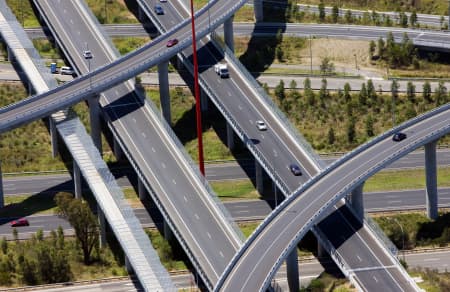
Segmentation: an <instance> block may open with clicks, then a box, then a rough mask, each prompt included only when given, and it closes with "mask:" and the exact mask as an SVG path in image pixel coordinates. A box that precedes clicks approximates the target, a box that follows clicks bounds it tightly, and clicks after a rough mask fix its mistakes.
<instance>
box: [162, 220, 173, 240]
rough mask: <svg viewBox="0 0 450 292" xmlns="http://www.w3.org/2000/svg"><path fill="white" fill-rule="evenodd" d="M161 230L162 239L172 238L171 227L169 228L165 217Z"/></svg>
mask: <svg viewBox="0 0 450 292" xmlns="http://www.w3.org/2000/svg"><path fill="white" fill-rule="evenodd" d="M163 232H164V239H165V240H167V241H169V242H170V241H172V240H173V238H174V235H173V232H172V229H170V226H169V224H168V223H167V221H166V219H164V227H163Z"/></svg>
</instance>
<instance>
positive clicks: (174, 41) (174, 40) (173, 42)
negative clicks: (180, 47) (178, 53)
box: [166, 39, 178, 48]
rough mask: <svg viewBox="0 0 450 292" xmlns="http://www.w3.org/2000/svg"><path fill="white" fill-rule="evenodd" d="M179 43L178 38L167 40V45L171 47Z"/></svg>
mask: <svg viewBox="0 0 450 292" xmlns="http://www.w3.org/2000/svg"><path fill="white" fill-rule="evenodd" d="M176 44H178V39H171V40H168V41H167V44H166V47H168V48H170V47H173V46H175V45H176Z"/></svg>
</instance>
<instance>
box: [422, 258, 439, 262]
mask: <svg viewBox="0 0 450 292" xmlns="http://www.w3.org/2000/svg"><path fill="white" fill-rule="evenodd" d="M438 260H439V259H437V258H431V259H424V260H423V261H424V262H434V261H438Z"/></svg>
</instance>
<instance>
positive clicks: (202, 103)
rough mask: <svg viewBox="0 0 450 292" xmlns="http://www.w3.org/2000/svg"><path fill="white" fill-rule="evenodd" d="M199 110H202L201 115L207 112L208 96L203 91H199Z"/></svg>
mask: <svg viewBox="0 0 450 292" xmlns="http://www.w3.org/2000/svg"><path fill="white" fill-rule="evenodd" d="M200 108H201V110H202V113H204V112H207V111H208V108H209V106H208V94H206V92H205V91H203V90H201V89H200Z"/></svg>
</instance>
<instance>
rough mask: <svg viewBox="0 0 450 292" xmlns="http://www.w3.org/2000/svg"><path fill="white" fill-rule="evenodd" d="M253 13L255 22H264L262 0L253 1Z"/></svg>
mask: <svg viewBox="0 0 450 292" xmlns="http://www.w3.org/2000/svg"><path fill="white" fill-rule="evenodd" d="M253 11H254V12H255V21H256V22H261V21H263V20H264V15H263V3H262V0H254V1H253Z"/></svg>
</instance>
